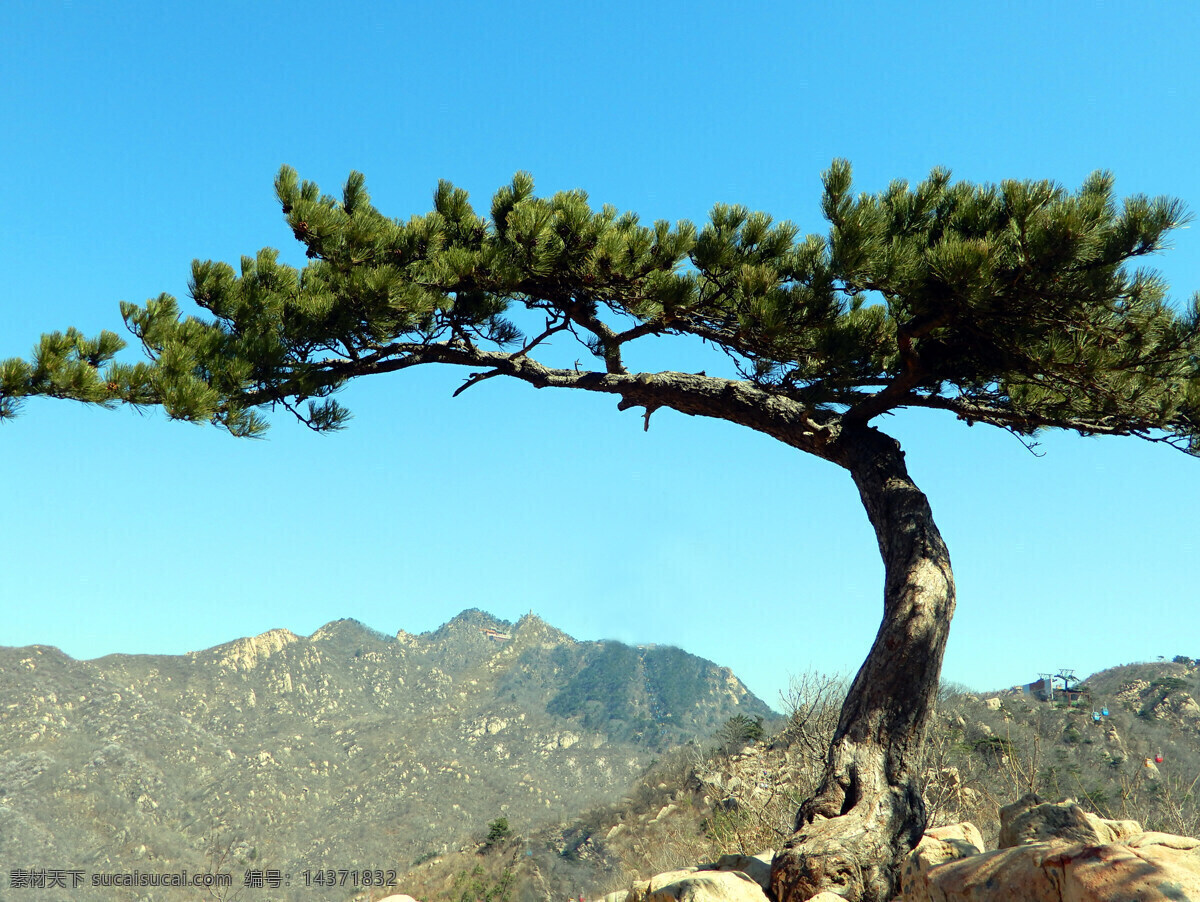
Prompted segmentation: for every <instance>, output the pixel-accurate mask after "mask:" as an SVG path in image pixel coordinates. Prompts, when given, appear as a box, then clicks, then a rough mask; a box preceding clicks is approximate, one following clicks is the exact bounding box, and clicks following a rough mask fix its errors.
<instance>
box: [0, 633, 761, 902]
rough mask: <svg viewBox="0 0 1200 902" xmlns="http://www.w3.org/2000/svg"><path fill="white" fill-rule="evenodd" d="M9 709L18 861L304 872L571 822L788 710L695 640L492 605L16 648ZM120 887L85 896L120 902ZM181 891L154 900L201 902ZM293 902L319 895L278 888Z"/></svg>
mask: <svg viewBox="0 0 1200 902" xmlns="http://www.w3.org/2000/svg"><path fill="white" fill-rule="evenodd" d="M0 711H3V712H4V717H3V718H2V719H0V858H2V859H3V860H4V861H7V862H9V863H10V864H11V866H13V867H22V868H39V867H41V868H77V869H78V868H82V869H85V870H87V871H89V872H111V871H129V870H132V869H133V868H134V867H135V866H137V867H140V868H141V869H142V870H143V871H159V872H164V871H169V870H172V869H174V868H177V867H188V868H189V869H191V870H192V871H194V872H199V871H204V870H212V869H213V867H214V866H215V864H217V863H224V864H225V865H226V868H227V869H228V864H229V863H230V862H241V863H242V864H243V865H244V864H245V863H248V862H249V863H253V862H257V863H259V866H260V867H266V868H273V869H278V870H280V871H282V872H286V873H290V874H292V875H293V876H294V877H295V878H296V879H299V875H300V873H301V872H302V871H303V870H305V869H309V870H316V869H322V868H335V869H389V868H398V869H399V870H400V871H403V870H404V868H405V867H407V866H408V865H409V864H411V862H412V861H413V860H415V859H418V858H420V857H423V856H428V855H430V854H437V853H439V852H442V851H445V850H446V849H447V848H448V847H449V846H450V845H451V844H453V843H455V842H456V841H458V840H459V839H461V838H464V837H468V836H470V835H471V834H473V833H478V832H480V831H481V830H484V829H485V828H486V824H487V823H488V822H489V821H490V820H491V819H493V818H496V817H499V816H504V817H506V818H507V819H508V820H509V821H510V822H512V823H513V824H514V826H516V827H517V828H519V829H522V830H525V829H532V828H536V827H537V826H539V825H542V824H544V823H549V822H555V821H559V820H565V819H568V818H569V817H571V816H573V815H574V814H575V813H577V812H578V811H580V810H582V809H583V808H585V807H586V806H588V805H589V804H594V803H598V802H602V801H605V800H607V799H611V798H614V797H619V796H620V795H621V793H622V792H623V791H624V790H625V789H626V787H627V786H628V785H629V784H630V782H631V781H633V780H634V779H635V778H636V777H637V776H638V775H639V774H640V773H641V772H642V771H643V770H644V769H645V768H646V766H647V765H648V764H649V763H650V761H651V760H652V759H653V758H654V757H655V756H657V755H658V754H661V753H662V752H663V751H664V750H665V749H668V748H670V747H671V746H673V745H678V744H680V743H683V742H686V741H688V740H689V739H694V738H698V737H703V736H706V735H709V734H711V733H712V732H714V731H715V730H716V729H717V728H718V727H719V726H720V725H721V724H722V723H724V722H725V721H726V720H727V719H728V718H729V717H732V716H734V715H735V714H743V715H747V716H750V717H768V718H770V717H771V716H772V712H771V711H770V710H769V709H768V708H767V706H766V705H764V704H763V703H762V702H761V701H759V700H758V699H756V698H755V697H754V696H753V695H752V694H751V693H749V692H748V691H747V690H746V689H745V688H744V687H743V686H742V685H741V683H740V682H739V681H738V680H737V679H736V677H734V676H733V675H732V674H731V673H730V672H729V671H728V670H727V669H724V668H719V667H717V666H716V665H713V664H711V663H709V662H706V661H703V660H701V659H699V658H696V657H694V656H692V655H688V654H687V653H686V652H682V651H680V650H679V649H672V648H663V647H656V648H646V649H631V648H629V647H628V646H624V645H621V644H620V643H615V642H577V641H576V640H574V639H572V638H571V637H569V636H567V635H566V634H564V633H562V632H561V631H559V630H556V629H555V628H553V627H552V626H550V625H549V624H546V623H544V622H543V621H541V620H540V619H538V618H536V617H533V616H529V617H525V618H522V619H521V620H520V621H519V622H517V623H515V624H512V623H508V622H505V621H501V620H498V619H496V618H494V617H491V616H490V615H488V614H485V613H483V612H481V611H476V610H471V611H465V612H463V613H462V614H460V615H458V616H457V617H455V618H454V619H452V620H451V621H449V622H448V623H446V624H444V625H443V626H442V627H441V628H439V629H438V630H436V631H434V632H432V633H426V634H421V635H410V634H407V633H404V632H400V633H399V634H398V635H397V636H395V637H392V636H387V635H384V634H380V633H378V632H375V631H373V630H370V629H368V628H367V627H365V626H363V625H362V624H360V623H357V622H355V621H348V620H343V621H334V622H332V623H329V624H327V625H325V626H323V627H321V628H320V629H319V630H317V631H316V632H314V633H313V634H312V635H311V636H309V637H300V636H297V635H295V634H294V633H291V632H289V631H288V630H282V629H277V630H270V631H268V632H266V633H262V634H260V635H258V636H254V637H248V638H242V639H237V640H234V641H232V642H229V643H226V644H224V645H220V646H217V647H215V648H210V649H206V650H203V651H197V652H190V653H188V654H187V655H181V656H155V655H109V656H107V657H104V658H99V659H96V660H93V661H75V660H73V659H71V658H70V657H68V656H67V655H65V654H63V653H62V652H60V651H58V650H57V649H54V648H50V647H46V646H30V647H26V648H19V649H14V648H0ZM234 870H235V871H238V869H237V868H234ZM238 873H239V875H240V871H238ZM293 889H295V888H293ZM104 892H105V893H108V894H107V895H105V894H101V895H94V896H88V895H87V893H86V892H84V890H79V891H77V892H75V893H74V894H72V895H71V899H73V900H75V899H88V898H104V899H111V898H123V897H121V896H119V895H112V893H113V892H116V891H114V890H106V891H104ZM172 892H173V891H171V890H161V891H158V892H157V894H155V893H154V892H152V893H151V894H150V895H143V896H140V897H139V898H144V899H163V900H173V899H175V898H194V897H189V896H187V895H186V893H184V894H182V895H172ZM293 897H294V898H311V896H305V895H304V892H303V890H302V889H295V891H294V892H292V894H291V895H286V896H281V897H280V898H293ZM129 898H133V897H132V896H129Z"/></svg>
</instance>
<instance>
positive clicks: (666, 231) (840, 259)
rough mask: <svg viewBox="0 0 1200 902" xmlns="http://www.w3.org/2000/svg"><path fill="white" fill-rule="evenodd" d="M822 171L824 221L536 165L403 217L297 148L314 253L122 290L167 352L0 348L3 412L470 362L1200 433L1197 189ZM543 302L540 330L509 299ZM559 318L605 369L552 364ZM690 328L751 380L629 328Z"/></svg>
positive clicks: (243, 390)
mask: <svg viewBox="0 0 1200 902" xmlns="http://www.w3.org/2000/svg"><path fill="white" fill-rule="evenodd" d="M823 181H824V196H823V199H822V209H823V212H824V215H825V217H826V219H827V220H828V223H829V230H828V234H827V235H816V234H810V235H801V234H800V232H799V230H798V229H797V228H796V227H795V226H794V225H792V224H791V223H790V222H775V221H774V220H773V219H772V218H771V217H770V216H769V215H767V214H765V213H755V212H751V211H749V210H747V209H746V208H744V207H740V206H724V205H719V206H716V207H714V208H713V211H712V214H711V217H710V220H709V222H708V223H707V224H705V225H704V226H703V227H702V228H697V227H696V226H695V225H693V224H692V223H690V222H686V221H680V222H677V223H675V224H674V225H672V224H670V223H668V222H665V221H658V222H655V223H654V224H653V225H651V226H647V225H643V224H642V223H641V222H640V221H639V219H638V217H637V215H636V214H634V213H629V212H626V213H621V212H618V211H617V210H616V209H614V208H613V207H610V206H604V207H601V208H600V209H599V210H595V209H593V208H592V207H591V206H590V205H589V203H588V198H587V195H586V194H585V193H583V192H581V191H569V192H561V193H558V194H555V195H554V196H553V197H549V198H545V197H538V196H537V195H535V194H534V187H533V180H532V178H531V177H530V176H529V175H527V174H525V173H518V174H517V175H516V176H515V177H514V178H513V180H512V183H511V184H510V185H507V186H505V187H503V188H501V189H500V190H499V191H498V192H496V194H495V196H494V197H493V199H492V203H491V208H490V210H489V211H488V214H487V216H486V217H485V216H481V215H480V214H479V213H477V212H476V211H475V210H474V209H473V208H472V206H471V204H470V203H469V201H468V197H467V194H466V192H465V191H462V190H461V189H458V188H456V187H454V186H453V185H451V184H450V183H449V182H445V181H443V182H441V183H440V184H439V185H438V187H437V190H436V191H435V193H434V199H433V210H432V211H431V212H429V213H427V214H425V215H423V216H414V217H412V218H411V219H409V220H407V221H401V220H398V219H390V218H388V217H386V216H384V215H383V214H382V213H380V212H379V211H378V210H376V209H375V207H374V206H373V205H372V204H371V201H370V198H369V196H368V194H367V191H366V187H365V182H364V178H363V176H362V175H361V174H360V173H357V172H356V173H351V175H350V178H349V179H348V180H347V182H346V185H345V188H344V190H343V192H342V196H341V198H340V199H337V198H334V197H331V196H328V195H322V194H321V193H320V191H319V189H318V187H317V186H316V185H314V184H313V183H311V182H307V181H305V182H301V181H300V180H299V178H298V176H297V174H296V172H295V171H293V170H292V169H290V168H287V167H284V168H283V169H282V170H281V171H280V173H279V175H278V177H277V178H276V181H275V191H276V194H277V196H278V198H279V201H280V202H281V204H282V207H283V212H284V215H285V217H286V219H287V223H288V225H289V226H290V227H291V229H292V232H293V234H294V235H295V237H296V239H297V240H299V241H300V242H302V243H303V245H304V246H305V248H306V253H307V256H308V257H309V258H310V260H311V262H310V263H308V264H307V265H306V266H305V267H304V268H303V269H300V270H297V269H296V268H294V267H291V266H287V265H283V264H281V263H279V262H278V258H277V253H276V252H275V251H273V250H270V249H264V250H262V251H259V253H258V254H257V255H256V256H254V257H243V258H242V260H241V263H240V266H239V267H238V268H237V269H235V268H234V267H232V266H230V265H229V264H226V263H219V262H212V261H206V262H200V261H197V262H195V263H194V264H193V267H192V277H191V283H190V288H191V296H192V298H193V299H194V300H195V301H196V303H197V304H199V305H200V306H201V307H203V308H205V309H206V310H207V311H209V313H210V314H211V317H210V318H207V319H198V318H195V317H182V316H181V313H180V309H179V305H178V303H177V302H176V300H175V299H174V298H173V297H171V296H170V295H166V294H163V295H160V296H159V297H158V298H155V299H152V300H150V301H148V302H147V303H146V304H145V306H137V305H134V304H129V303H123V304H122V306H121V309H122V314H123V316H124V318H125V321H126V324H127V325H128V327H129V328H130V330H131V331H132V332H133V334H134V335H136V336H137V337H138V338H139V339H140V340H141V342H142V344H143V346H144V348H145V350H146V352H147V353H148V355H149V357H150V358H151V361H152V363H151V365H146V364H137V365H133V366H130V365H127V364H115V363H112V360H113V358H114V355H115V354H116V353H117V351H118V350H119V349H120V347H121V344H122V343H121V342H120V340H119V339H118V338H117V337H116V336H115V335H114V334H113V333H110V332H104V333H102V335H101V336H100V338H98V339H94V340H88V339H85V338H84V337H83V336H81V335H80V334H79V333H77V332H75V331H74V330H72V331H69V332H67V333H66V334H65V335H64V334H59V333H55V334H54V335H48V336H45V337H44V338H43V339H42V343H41V346H40V347H39V348H38V349H37V350H36V352H35V355H34V358H33V359H32V360H31V361H28V362H27V361H23V360H19V359H14V360H8V361H5V362H3V363H2V364H0V416H4V415H11V414H12V413H13V412H15V409H16V406H17V404H18V403H19V401H20V399H21V398H23V397H25V396H29V395H38V394H41V395H50V396H57V397H68V398H75V399H77V400H83V401H91V402H97V403H112V402H118V401H124V402H131V403H136V404H150V403H158V404H161V405H162V406H163V408H164V409H165V410H166V411H167V413H168V414H169V415H170V416H172V417H176V418H180V419H186V420H212V421H214V422H216V423H218V424H220V425H222V426H223V427H225V428H227V429H228V430H230V431H231V432H233V433H235V434H237V435H254V434H257V433H259V432H261V431H262V430H263V429H264V428H265V425H266V422H265V420H264V419H263V418H262V416H261V415H260V414H259V413H258V412H257V410H256V409H258V408H263V407H270V406H273V405H275V404H281V405H284V406H285V407H287V408H288V409H289V410H291V411H293V412H294V413H295V414H296V415H297V416H299V417H300V418H301V419H303V420H304V421H305V422H307V423H308V424H309V425H310V426H312V427H313V428H315V429H318V430H328V429H336V428H338V427H339V426H341V425H342V424H343V423H344V422H345V420H346V417H347V415H348V414H347V412H346V410H345V409H344V408H342V407H341V406H340V405H339V404H338V403H337V402H336V401H334V400H333V399H332V397H331V395H332V394H333V393H334V392H336V391H337V390H338V389H339V388H341V387H342V386H343V385H345V384H346V382H347V381H349V380H350V379H353V378H355V377H357V376H363V375H369V374H373V373H383V372H390V371H394V370H400V369H405V368H407V367H410V366H415V365H418V364H423V363H447V364H454V365H459V366H465V367H469V368H471V370H472V372H471V373H470V374H469V376H468V377H467V379H466V381H465V383H464V386H463V387H464V388H465V387H469V386H470V385H473V384H475V383H476V382H478V381H481V380H483V379H486V378H490V377H492V376H496V375H507V376H510V377H515V378H519V379H523V380H524V381H527V382H530V383H532V384H534V385H537V386H539V387H542V386H561V387H570V388H582V389H587V390H592V391H605V392H610V393H614V394H619V395H621V396H622V401H621V405H620V406H622V407H623V408H624V407H630V406H641V407H645V408H646V410H647V422H648V417H649V413H650V412H651V411H652V410H653V409H654V408H655V407H658V406H672V407H676V408H677V409H680V410H683V411H684V412H687V413H702V414H704V413H707V414H712V415H719V414H713V411H714V410H715V409H716V408H715V407H714V406H712V404H711V403H710V404H709V406H707V407H706V406H705V403H702V402H700V401H689V400H687V398H686V396H687V395H688V393H689V392H691V394H692V395H694V396H696V397H699V395H700V394H703V392H704V391H710V392H711V391H712V390H714V389H713V385H712V383H717V382H720V383H723V384H724V385H725V386H726V391H727V392H732V391H735V390H736V391H742V392H753V396H754V397H755V398H756V399H758V401H760V402H761V403H764V404H769V403H773V402H774V401H780V402H785V403H787V404H789V405H790V406H791V407H792V408H794V409H799V410H803V411H804V415H805V417H807V418H808V420H809V422H811V423H813V424H814V425H815V426H816V427H818V428H819V427H822V426H827V425H828V424H831V423H837V424H846V425H849V424H855V423H859V424H865V423H867V422H868V421H870V420H872V419H873V418H875V417H877V416H879V415H880V414H882V413H884V412H886V411H890V410H894V409H898V408H903V407H928V408H936V409H944V410H947V411H950V412H951V413H953V414H955V415H956V416H957V417H959V418H960V419H962V420H965V421H966V422H968V423H976V422H978V423H987V424H991V425H994V426H998V427H1002V428H1004V429H1008V430H1010V431H1012V432H1014V433H1017V434H1019V435H1022V436H1030V435H1033V434H1035V433H1036V432H1037V431H1038V430H1041V429H1044V428H1050V427H1058V428H1065V429H1072V430H1076V431H1078V432H1080V433H1083V434H1109V435H1136V436H1139V437H1141V438H1146V439H1149V440H1153V441H1164V442H1168V443H1170V444H1172V445H1175V446H1176V447H1179V448H1181V449H1184V450H1187V451H1189V452H1191V453H1193V454H1200V428H1198V424H1200V296H1196V297H1193V298H1192V299H1191V301H1190V302H1189V303H1188V305H1187V308H1186V310H1183V311H1182V312H1181V311H1179V310H1177V309H1175V308H1174V307H1173V306H1172V305H1171V304H1170V302H1169V299H1168V298H1167V288H1166V286H1165V284H1164V283H1163V282H1162V280H1161V279H1160V278H1159V277H1158V276H1157V275H1156V274H1154V273H1153V272H1151V271H1148V270H1144V269H1136V268H1132V264H1133V262H1134V261H1135V260H1136V258H1140V257H1144V256H1147V255H1149V254H1152V253H1155V252H1157V251H1160V250H1162V249H1163V248H1164V247H1165V242H1166V239H1167V236H1168V235H1169V233H1170V231H1171V230H1172V229H1174V228H1178V227H1179V226H1180V225H1182V224H1183V223H1184V222H1185V221H1186V219H1187V216H1186V213H1185V211H1184V208H1183V206H1182V204H1181V203H1180V202H1178V201H1175V200H1171V199H1165V198H1154V199H1151V198H1146V197H1142V196H1135V197H1130V198H1126V199H1125V200H1123V201H1119V200H1117V199H1116V198H1115V197H1114V194H1113V178H1112V176H1111V175H1109V174H1108V173H1096V174H1094V175H1092V176H1091V177H1089V178H1088V179H1087V180H1086V181H1085V182H1084V183H1083V185H1082V186H1081V187H1080V188H1079V189H1078V190H1077V191H1075V192H1070V191H1067V190H1065V189H1064V188H1062V187H1061V186H1058V185H1056V184H1054V183H1051V182H1045V181H1040V182H1038V181H1006V182H1002V183H1001V184H999V185H974V184H970V183H966V182H957V183H955V182H952V181H951V179H950V174H949V172H948V171H946V170H943V169H935V170H934V171H933V172H932V173H931V174H930V176H929V177H928V178H927V179H926V180H925V181H923V182H921V183H920V184H919V185H916V186H915V187H912V186H910V185H908V184H907V183H905V182H903V181H897V182H894V183H893V184H891V185H890V186H889V187H888V188H887V190H885V191H882V192H880V193H878V194H873V195H872V194H857V195H856V194H854V193H853V192H852V190H851V173H850V166H849V165H848V164H847V163H845V162H844V161H836V162H834V163H833V165H832V166H831V167H830V168H829V169H828V170H827V171H826V172H825V173H824V176H823ZM522 308H523V309H525V310H528V311H533V312H534V313H535V314H536V315H537V316H536V321H537V322H538V323H539V326H538V327H537V328H535V329H528V328H519V327H518V325H517V324H516V323H515V322H514V321H513V319H512V318H510V315H511V313H512V312H513V311H514V310H520V309H522ZM520 319H521V322H528V321H530V320H531V318H530V317H529V316H528V315H524V316H522V317H520ZM559 333H565V334H567V335H570V336H573V337H574V338H575V339H577V340H578V341H579V342H580V343H581V344H582V345H583V346H584V347H585V348H586V351H587V352H588V354H589V355H590V358H589V359H592V360H593V361H594V363H593V364H592V365H591V367H590V368H589V367H588V366H584V367H582V368H581V367H579V366H578V365H577V366H576V367H575V368H574V369H554V368H551V367H548V366H544V365H543V364H541V363H538V362H537V359H536V354H537V351H538V346H539V345H542V344H543V343H545V342H546V341H547V340H548V339H550V338H551V337H552V336H555V335H558V334H559ZM666 335H677V336H678V335H690V336H692V337H694V338H696V339H698V340H700V341H702V342H705V343H708V344H709V345H712V346H714V347H716V348H719V349H720V350H722V351H723V352H724V353H725V354H726V355H728V357H729V359H730V360H731V362H732V365H733V367H735V368H736V372H737V374H738V378H736V379H729V380H713V379H708V378H707V377H706V378H705V380H704V381H705V383H706V385H705V386H703V387H700V386H699V383H697V382H696V381H695V380H693V382H691V383H688V382H687V381H686V380H685V379H684V376H685V374H675V373H671V372H669V371H663V372H661V373H655V374H645V373H640V374H635V373H631V372H630V371H629V370H628V369H627V368H626V364H625V350H626V347H627V346H629V345H631V344H632V343H634V342H652V341H653V340H654V338H655V337H657V336H666ZM672 377H679V378H678V379H673V378H672ZM656 386H657V388H656ZM461 390H462V389H460V391H461ZM656 391H657V393H656ZM304 402H308V403H307V405H306V406H301V405H303V404H304Z"/></svg>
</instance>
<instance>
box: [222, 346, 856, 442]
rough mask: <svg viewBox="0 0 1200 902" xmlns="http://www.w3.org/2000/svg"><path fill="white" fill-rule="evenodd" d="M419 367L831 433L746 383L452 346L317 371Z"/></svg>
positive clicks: (793, 438)
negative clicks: (456, 369) (562, 364)
mask: <svg viewBox="0 0 1200 902" xmlns="http://www.w3.org/2000/svg"><path fill="white" fill-rule="evenodd" d="M426 363H444V364H451V365H454V366H468V367H473V368H476V369H477V370H480V371H482V372H480V373H478V374H477V375H475V376H472V377H471V379H470V380H468V384H469V385H473V384H474V383H475V382H478V381H481V380H482V379H483V378H491V377H492V376H495V375H503V376H510V377H512V378H514V379H519V380H521V381H522V382H526V383H528V384H530V385H532V386H533V387H534V388H574V389H582V390H584V391H591V392H600V393H603V394H611V395H617V396H619V397H620V399H621V400H620V402H619V405H618V406H619V408H620V409H622V410H626V409H628V408H630V407H644V408H646V409H647V410H648V411H652V410H654V409H657V408H661V407H669V408H671V409H672V410H677V411H679V412H680V413H685V414H688V415H689V416H704V417H711V418H714V419H720V420H727V421H729V422H731V423H737V424H739V425H742V426H747V427H749V428H751V429H754V430H756V431H758V432H763V433H765V434H767V435H770V436H771V437H773V438H775V439H778V440H779V441H781V442H784V443H785V444H787V445H790V446H792V447H794V448H797V449H799V450H802V451H806V452H809V453H811V454H816V455H817V456H819V457H825V456H826V455H827V451H826V447H827V445H828V444H829V442H830V441H831V440H832V438H833V437H834V436H835V435H836V432H837V420H838V415H837V414H835V413H831V412H829V411H824V410H819V409H814V408H812V407H809V406H807V405H804V404H801V403H799V402H797V401H794V400H790V399H788V398H783V397H780V396H779V395H778V394H775V393H772V392H768V391H764V390H763V389H761V388H759V387H757V386H755V385H753V384H752V383H750V382H743V381H739V380H734V379H721V378H717V377H715V376H707V375H702V374H695V373H676V372H662V373H599V372H588V371H583V372H580V371H577V370H574V369H555V368H552V367H548V366H545V365H544V364H542V363H539V362H538V361H536V360H534V359H532V358H531V357H529V356H527V355H526V354H525V352H524V351H517V352H513V353H508V352H502V351H485V350H482V349H480V348H477V347H469V346H467V345H465V344H463V343H455V344H394V345H390V346H388V347H386V348H382V349H380V350H379V351H378V352H376V353H375V354H372V355H370V356H369V357H364V358H362V359H360V360H354V361H330V362H328V363H325V364H323V365H322V366H321V370H322V373H323V375H324V376H325V377H326V378H327V379H328V380H329V381H331V382H338V383H340V382H343V381H345V380H347V379H351V378H353V377H356V376H365V375H370V374H374V373H390V372H396V371H398V370H404V369H408V368H410V367H413V366H418V365H420V364H426ZM239 400H240V403H241V404H243V405H244V406H252V405H254V404H257V403H263V402H267V401H270V400H272V398H271V397H269V396H267V395H266V394H265V393H261V394H259V393H255V394H251V395H249V396H247V397H245V398H242V399H239Z"/></svg>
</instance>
